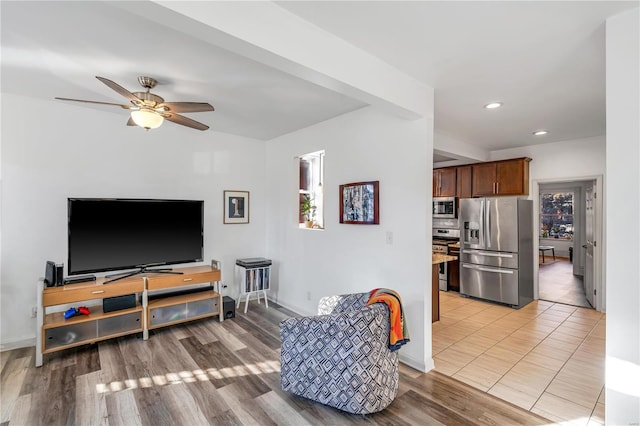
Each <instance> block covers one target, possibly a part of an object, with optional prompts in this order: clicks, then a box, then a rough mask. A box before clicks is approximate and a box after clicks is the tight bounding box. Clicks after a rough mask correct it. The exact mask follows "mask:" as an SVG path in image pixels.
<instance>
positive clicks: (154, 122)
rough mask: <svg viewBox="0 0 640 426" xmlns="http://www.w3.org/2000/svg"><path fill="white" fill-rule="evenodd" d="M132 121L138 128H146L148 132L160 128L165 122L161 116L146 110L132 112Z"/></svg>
mask: <svg viewBox="0 0 640 426" xmlns="http://www.w3.org/2000/svg"><path fill="white" fill-rule="evenodd" d="M131 119H132V120H133V122H134V123H136V124H137V125H138V126H140V127H144V128H145V129H147V130H149V129H156V128H158V127H160V126H161V125H162V122H163V121H164V117H162V116H161V115H160V114H158V113H156V112H154V111H152V110H149V109H146V108H141V109H139V110H137V111H131Z"/></svg>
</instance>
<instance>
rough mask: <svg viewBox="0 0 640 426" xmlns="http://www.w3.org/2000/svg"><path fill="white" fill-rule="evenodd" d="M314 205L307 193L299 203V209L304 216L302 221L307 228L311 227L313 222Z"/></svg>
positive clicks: (314, 215) (314, 214)
mask: <svg viewBox="0 0 640 426" xmlns="http://www.w3.org/2000/svg"><path fill="white" fill-rule="evenodd" d="M316 209H317V207H316V205H315V204H313V200H312V199H311V197H310V196H309V195H305V196H304V199H303V200H302V203H301V204H300V211H301V212H302V216H303V217H304V223H305V226H306V227H307V228H313V222H314V219H315V217H316Z"/></svg>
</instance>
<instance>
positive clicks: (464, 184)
mask: <svg viewBox="0 0 640 426" xmlns="http://www.w3.org/2000/svg"><path fill="white" fill-rule="evenodd" d="M456 197H458V198H471V166H460V167H456Z"/></svg>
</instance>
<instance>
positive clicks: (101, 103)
mask: <svg viewBox="0 0 640 426" xmlns="http://www.w3.org/2000/svg"><path fill="white" fill-rule="evenodd" d="M54 99H57V100H59V101H71V102H84V103H86V104H98V105H113V106H119V107H120V108H123V109H134V108H137V107H134V106H131V105H123V104H114V103H112V102H98V101H86V100H84V99H70V98H58V97H55V98H54Z"/></svg>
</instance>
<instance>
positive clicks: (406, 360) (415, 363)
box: [399, 349, 435, 373]
mask: <svg viewBox="0 0 640 426" xmlns="http://www.w3.org/2000/svg"><path fill="white" fill-rule="evenodd" d="M400 351H402V349H400ZM399 359H400V362H401V363H403V364H405V365H408V366H409V367H411V368H413V369H415V370H418V371H422V372H423V373H426V372H427V371H429V370H433V368H434V367H435V364H434V363H433V359H430V360H429V361H430V362H429V364H430V365H427V364H425V363H424V362H422V361H419V360H417V359H415V358H411V357H410V356H407V355H403V354H402V353H400V356H399Z"/></svg>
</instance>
